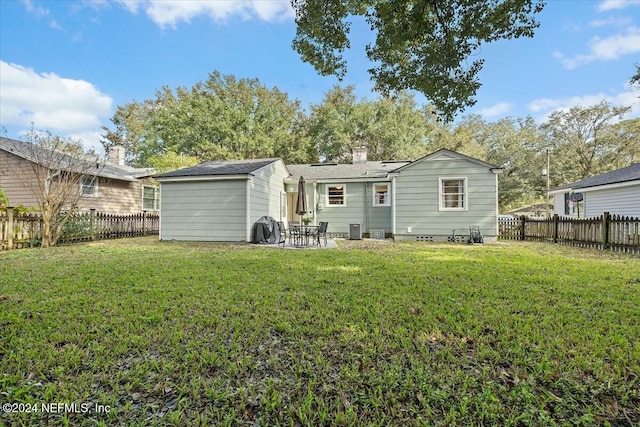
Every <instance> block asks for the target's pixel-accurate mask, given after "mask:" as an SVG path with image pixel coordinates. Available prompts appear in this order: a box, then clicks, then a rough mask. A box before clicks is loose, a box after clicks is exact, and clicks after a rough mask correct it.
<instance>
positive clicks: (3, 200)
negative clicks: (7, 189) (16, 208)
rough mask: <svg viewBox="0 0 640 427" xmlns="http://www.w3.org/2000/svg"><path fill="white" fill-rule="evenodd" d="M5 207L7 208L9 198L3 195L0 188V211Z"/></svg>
mask: <svg viewBox="0 0 640 427" xmlns="http://www.w3.org/2000/svg"><path fill="white" fill-rule="evenodd" d="M7 206H9V198H8V197H7V195H6V194H4V191H2V187H0V209H2V208H6V207H7Z"/></svg>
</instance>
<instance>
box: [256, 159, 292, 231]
mask: <svg viewBox="0 0 640 427" xmlns="http://www.w3.org/2000/svg"><path fill="white" fill-rule="evenodd" d="M287 176H289V173H288V172H287V169H286V167H285V166H284V163H283V162H282V161H277V162H274V163H271V164H269V165H267V166H265V167H263V168H261V169H259V170H257V171H256V172H254V176H253V177H252V178H251V215H250V221H251V225H252V226H253V224H254V223H255V222H256V221H257V220H258V219H260V218H261V217H263V216H265V215H268V216H271V217H273V218H275V219H276V221H281V220H283V219H284V210H283V208H284V207H283V204H284V203H285V200H284V196H283V192H284V179H285V178H286V177H287ZM294 209H295V208H294ZM252 238H253V236H252Z"/></svg>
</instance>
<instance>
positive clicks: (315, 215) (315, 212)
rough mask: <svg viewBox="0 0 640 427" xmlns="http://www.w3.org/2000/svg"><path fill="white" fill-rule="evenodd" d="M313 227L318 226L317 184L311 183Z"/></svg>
mask: <svg viewBox="0 0 640 427" xmlns="http://www.w3.org/2000/svg"><path fill="white" fill-rule="evenodd" d="M311 209H313V225H318V183H317V182H315V181H314V182H313V206H312V208H311Z"/></svg>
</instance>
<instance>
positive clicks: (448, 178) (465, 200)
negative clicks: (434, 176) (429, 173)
mask: <svg viewBox="0 0 640 427" xmlns="http://www.w3.org/2000/svg"><path fill="white" fill-rule="evenodd" d="M460 180H462V181H463V183H464V184H463V185H464V190H463V193H462V196H463V197H462V207H461V208H447V207H445V206H443V204H442V196H443V193H442V181H460ZM438 210H439V211H441V212H466V211H468V210H469V191H468V189H467V177H466V176H439V177H438Z"/></svg>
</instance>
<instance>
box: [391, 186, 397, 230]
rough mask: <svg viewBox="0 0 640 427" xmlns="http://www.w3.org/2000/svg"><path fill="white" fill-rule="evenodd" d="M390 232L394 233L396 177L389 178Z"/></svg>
mask: <svg viewBox="0 0 640 427" xmlns="http://www.w3.org/2000/svg"><path fill="white" fill-rule="evenodd" d="M391 233H392V234H393V235H394V236H395V235H396V177H395V176H393V177H392V178H391Z"/></svg>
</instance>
